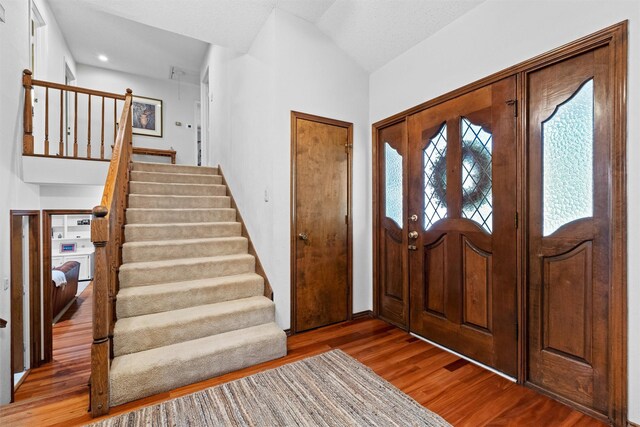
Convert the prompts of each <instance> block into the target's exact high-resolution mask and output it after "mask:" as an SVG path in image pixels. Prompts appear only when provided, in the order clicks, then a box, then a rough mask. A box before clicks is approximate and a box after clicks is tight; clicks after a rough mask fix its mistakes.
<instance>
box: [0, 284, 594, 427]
mask: <svg viewBox="0 0 640 427" xmlns="http://www.w3.org/2000/svg"><path fill="white" fill-rule="evenodd" d="M91 296H92V287H91V286H89V287H88V288H87V289H86V290H85V291H84V292H83V294H82V295H81V296H80V298H79V299H78V302H77V303H76V304H75V305H74V306H73V307H71V309H70V310H69V311H68V312H67V314H65V316H64V317H63V319H62V320H61V321H60V322H59V323H58V324H56V325H55V327H54V350H53V359H54V361H53V362H52V363H50V364H48V365H46V366H42V367H40V368H37V369H33V370H32V371H31V373H30V375H29V377H28V378H27V379H26V380H25V382H24V383H23V384H22V386H21V387H20V388H19V389H18V391H17V393H16V402H15V403H12V404H10V405H5V406H3V407H0V425H3V426H36V425H37V426H52V425H58V426H72V425H79V424H83V423H87V422H90V421H91V417H90V416H89V414H88V412H87V407H88V402H89V392H88V388H87V382H88V380H89V372H90V364H89V362H90V343H91ZM333 348H340V349H342V350H343V351H345V352H346V353H348V354H349V355H351V356H352V357H354V358H356V359H357V360H359V361H360V362H362V363H364V364H365V365H367V366H369V367H370V368H372V369H373V370H374V371H375V372H376V373H377V374H378V375H380V376H381V377H383V378H385V379H386V380H387V381H390V382H391V383H392V384H394V385H395V386H396V387H398V388H399V389H401V390H402V391H404V392H405V393H407V394H408V395H409V396H411V397H412V398H414V399H415V400H417V401H418V402H420V403H421V404H422V405H424V406H426V407H427V408H429V409H431V410H432V411H434V412H437V413H438V414H440V415H441V416H443V417H444V418H445V419H446V420H447V421H449V422H450V423H451V424H453V425H455V426H474V427H477V426H485V425H491V426H580V427H583V426H584V427H588V426H602V425H604V424H602V423H601V422H599V421H597V420H595V419H593V418H590V417H588V416H586V415H584V414H582V413H580V412H576V411H574V410H572V409H571V408H569V407H567V406H565V405H562V404H560V403H558V402H556V401H554V400H552V399H549V398H547V397H545V396H542V395H540V394H538V393H536V392H534V391H532V390H529V389H527V388H525V387H522V386H519V385H517V384H514V383H512V382H510V381H507V380H506V379H504V378H502V377H500V376H498V375H495V374H493V373H491V372H489V371H486V370H484V369H482V368H479V367H477V366H475V365H473V364H471V363H468V362H467V361H465V360H463V359H460V358H459V357H457V356H455V355H452V354H450V353H447V352H445V351H443V350H440V349H439V348H436V347H434V346H432V345H430V344H428V343H425V342H423V341H421V340H419V339H417V338H414V337H412V336H411V335H409V334H407V333H406V332H404V331H402V330H400V329H398V328H396V327H394V326H391V325H388V324H386V323H384V322H382V321H380V320H374V319H361V320H357V321H353V322H345V323H340V324H337V325H333V326H329V327H326V328H321V329H317V330H314V331H311V332H306V333H303V334H299V335H295V336H293V337H290V338H289V339H288V355H287V356H286V357H284V358H282V359H279V360H275V361H271V362H267V363H263V364H261V365H258V366H253V367H250V368H247V369H243V370H241V371H237V372H233V373H230V374H227V375H224V376H221V377H218V378H214V379H211V380H207V381H203V382H200V383H197V384H193V385H189V386H186V387H182V388H179V389H176V390H173V391H171V392H167V393H162V394H159V395H155V396H152V397H149V398H146V399H142V400H139V401H136V402H131V403H128V404H125V405H122V406H119V407H117V408H113V409H112V410H111V415H115V414H119V413H123V412H127V411H130V410H133V409H136V408H138V407H141V406H146V405H149V404H153V403H157V402H160V401H163V400H166V399H169V398H173V397H178V396H182V395H185V394H188V393H192V392H195V391H198V390H202V389H204V388H207V387H211V386H214V385H217V384H220V383H224V382H227V381H230V380H234V379H237V378H241V377H244V376H247V375H251V374H254V373H256V372H259V371H262V370H265V369H271V368H275V367H277V366H280V365H283V364H285V363H288V362H293V361H295V360H300V359H303V358H305V357H308V356H312V355H315V354H319V353H322V352H325V351H327V350H331V349H333Z"/></svg>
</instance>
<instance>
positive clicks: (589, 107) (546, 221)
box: [542, 79, 593, 236]
mask: <svg viewBox="0 0 640 427" xmlns="http://www.w3.org/2000/svg"><path fill="white" fill-rule="evenodd" d="M542 165H543V166H542V181H543V182H542V194H543V197H542V224H543V235H544V236H549V235H550V234H552V233H553V232H555V231H556V230H557V229H558V228H560V227H561V226H563V225H564V224H567V223H569V222H571V221H575V220H576V219H580V218H586V217H590V216H593V79H590V80H588V81H587V82H585V83H584V84H583V85H582V86H581V87H580V89H578V91H577V92H576V93H575V94H574V95H573V96H572V97H571V98H569V99H568V100H567V101H565V102H564V103H562V104H560V105H559V106H558V107H556V109H555V111H554V112H553V114H552V115H551V116H550V117H549V118H548V119H547V120H545V121H543V122H542Z"/></svg>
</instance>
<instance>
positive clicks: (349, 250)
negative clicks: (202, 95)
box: [290, 111, 353, 333]
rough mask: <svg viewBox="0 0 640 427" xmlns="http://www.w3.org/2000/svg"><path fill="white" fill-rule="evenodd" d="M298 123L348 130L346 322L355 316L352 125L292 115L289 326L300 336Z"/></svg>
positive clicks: (314, 117) (315, 117)
mask: <svg viewBox="0 0 640 427" xmlns="http://www.w3.org/2000/svg"><path fill="white" fill-rule="evenodd" d="M298 119H302V120H309V121H313V122H317V123H323V124H327V125H332V126H338V127H342V128H346V129H347V144H348V145H349V147H350V149H349V150H348V151H347V158H348V160H347V215H348V221H347V293H348V295H347V320H351V319H352V316H353V211H352V204H353V193H352V191H353V123H349V122H345V121H341V120H336V119H330V118H327V117H321V116H315V115H312V114H307V113H301V112H298V111H291V159H290V162H291V174H290V212H291V214H290V221H291V222H290V254H291V258H290V259H291V265H290V270H291V279H290V282H291V283H290V289H291V295H290V298H291V312H290V325H291V330H292V331H294V333H296V332H297V325H296V316H295V313H296V309H297V305H296V262H295V254H296V250H297V244H298V239H296V238H295V237H296V236H295V226H296V197H297V196H296V185H295V184H296V161H295V160H296V157H295V156H296V147H297V144H298V140H297V129H296V121H297V120H298Z"/></svg>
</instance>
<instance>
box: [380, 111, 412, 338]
mask: <svg viewBox="0 0 640 427" xmlns="http://www.w3.org/2000/svg"><path fill="white" fill-rule="evenodd" d="M406 134H407V132H406V122H405V121H404V120H403V121H401V122H400V123H396V124H394V125H391V126H388V127H385V128H383V129H381V130H380V131H379V132H378V144H379V146H378V150H379V153H380V154H379V157H380V160H379V162H378V165H377V166H378V177H379V178H378V179H379V183H380V185H379V194H378V200H379V203H378V210H379V211H378V213H377V214H378V218H379V224H378V229H377V230H376V233H377V242H378V244H377V246H378V248H377V250H378V251H379V255H378V258H377V259H378V266H377V275H378V277H377V280H378V286H377V292H378V295H377V315H378V316H379V317H380V318H382V319H384V320H386V321H388V322H391V323H393V324H395V325H398V326H400V327H403V328H406V327H407V325H408V317H409V265H408V262H409V260H408V252H407V244H408V240H407V222H408V221H407V216H406V210H407V198H406V197H405V195H406V194H407V184H406V181H407V180H406V175H407V156H406V153H407V138H406Z"/></svg>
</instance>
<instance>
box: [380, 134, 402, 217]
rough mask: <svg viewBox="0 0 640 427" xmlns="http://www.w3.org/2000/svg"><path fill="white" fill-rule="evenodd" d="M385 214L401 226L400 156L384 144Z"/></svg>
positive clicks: (387, 144)
mask: <svg viewBox="0 0 640 427" xmlns="http://www.w3.org/2000/svg"><path fill="white" fill-rule="evenodd" d="M384 161H385V165H384V183H385V193H384V194H385V201H386V204H385V215H386V216H387V217H388V218H389V219H391V220H393V221H395V223H396V224H398V226H399V227H400V228H402V156H401V155H400V154H399V153H398V152H397V151H396V150H395V149H394V148H393V147H392V146H391V145H389V143H388V142H385V144H384Z"/></svg>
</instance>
